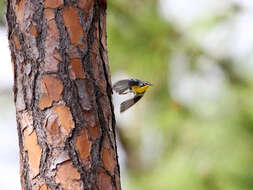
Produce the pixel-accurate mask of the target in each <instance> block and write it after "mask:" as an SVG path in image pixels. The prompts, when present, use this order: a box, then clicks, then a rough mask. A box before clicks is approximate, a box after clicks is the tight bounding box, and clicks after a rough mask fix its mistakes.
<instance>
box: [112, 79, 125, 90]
mask: <svg viewBox="0 0 253 190" xmlns="http://www.w3.org/2000/svg"><path fill="white" fill-rule="evenodd" d="M112 88H113V90H115V91H116V92H118V93H119V94H123V93H124V92H125V91H126V90H127V89H129V80H128V79H126V80H120V81H118V82H116V83H115V84H114V85H113V87H112Z"/></svg>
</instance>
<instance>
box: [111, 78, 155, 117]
mask: <svg viewBox="0 0 253 190" xmlns="http://www.w3.org/2000/svg"><path fill="white" fill-rule="evenodd" d="M150 86H152V84H151V83H150V82H148V81H141V80H139V79H125V80H120V81H118V82H116V83H115V84H114V85H113V87H112V88H113V89H114V90H115V91H116V92H117V93H119V94H128V93H133V94H134V97H133V98H130V99H128V100H126V101H124V102H122V103H121V104H120V113H122V112H124V111H126V110H127V109H128V108H130V107H131V106H133V105H134V104H135V103H136V102H138V101H139V100H140V99H141V98H142V97H143V95H144V93H145V92H146V90H147V89H148V88H149V87H150Z"/></svg>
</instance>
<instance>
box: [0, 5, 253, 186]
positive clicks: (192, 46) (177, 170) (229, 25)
mask: <svg viewBox="0 0 253 190" xmlns="http://www.w3.org/2000/svg"><path fill="white" fill-rule="evenodd" d="M0 2H1V4H0V5H3V3H2V2H3V1H2V0H1V1H0ZM0 10H1V11H3V9H2V8H1V9H0ZM0 20H1V23H2V24H3V23H4V22H3V21H4V19H3V17H2V18H1V19H0ZM2 27H4V25H2ZM107 31H108V35H107V36H108V53H109V61H110V67H111V74H112V78H113V81H117V80H119V79H122V78H126V77H127V78H139V79H142V80H147V81H150V82H151V83H153V84H154V85H153V86H152V88H150V89H148V91H147V93H146V94H145V96H144V98H143V99H142V100H141V101H140V102H139V103H138V104H137V105H135V106H134V107H133V108H131V109H130V110H128V111H127V112H125V113H123V114H121V115H120V114H119V113H118V110H117V108H118V106H117V105H116V117H117V125H118V137H119V143H120V144H119V157H120V162H121V178H122V189H124V190H154V189H158V190H185V189H187V190H252V189H253V164H252V163H253V151H252V149H253V148H252V147H253V99H252V95H253V54H252V50H253V2H252V1H251V0H248V1H247V0H244V1H236V0H233V1H232V0H231V1H227V0H193V1H187V0H159V1H158V0H133V1H125V0H113V1H108V14H107ZM8 64H10V63H8ZM10 79H11V76H10ZM0 82H1V81H0ZM0 85H1V84H0ZM0 87H1V86H0ZM0 91H1V92H0V98H1V99H0V100H1V102H6V98H7V99H8V101H9V102H10V104H8V105H10V107H11V108H10V109H13V103H12V98H11V97H10V91H11V86H10V87H8V88H0ZM4 98H5V99H4ZM114 99H115V100H114V102H116V104H119V103H120V101H121V99H120V97H118V96H116V95H115V96H114ZM3 100H4V101H3ZM11 113H12V114H13V113H14V112H11ZM1 117H3V116H1ZM1 117H0V127H2V126H4V125H3V124H2V123H1V122H4V120H3V118H2V119H1ZM12 119H13V120H15V118H12ZM15 135H16V134H15ZM15 138H16V137H15ZM15 143H16V139H15ZM14 145H15V146H17V145H18V144H14ZM7 156H8V155H7ZM12 182H13V181H12Z"/></svg>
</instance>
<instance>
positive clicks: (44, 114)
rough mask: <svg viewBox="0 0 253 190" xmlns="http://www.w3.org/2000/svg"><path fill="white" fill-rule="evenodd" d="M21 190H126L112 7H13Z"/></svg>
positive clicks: (46, 1)
mask: <svg viewBox="0 0 253 190" xmlns="http://www.w3.org/2000/svg"><path fill="white" fill-rule="evenodd" d="M6 16H7V23H8V29H9V31H8V37H9V45H10V51H11V57H12V64H13V70H14V88H13V91H14V100H15V105H16V115H17V129H18V136H19V147H20V175H21V183H22V189H27V190H28V189H29V190H30V189H34V190H55V189H65V190H70V189H71V190H72V189H73V190H79V189H87V190H89V189H90V190H120V189H121V188H120V178H119V177H120V173H119V165H118V159H117V147H116V140H115V119H114V113H113V105H112V101H111V93H112V90H111V83H110V74H109V67H108V57H107V47H106V1H105V0H7V13H6Z"/></svg>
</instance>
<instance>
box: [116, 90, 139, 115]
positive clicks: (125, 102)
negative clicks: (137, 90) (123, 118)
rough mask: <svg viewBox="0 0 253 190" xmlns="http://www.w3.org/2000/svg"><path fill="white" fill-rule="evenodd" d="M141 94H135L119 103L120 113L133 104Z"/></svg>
mask: <svg viewBox="0 0 253 190" xmlns="http://www.w3.org/2000/svg"><path fill="white" fill-rule="evenodd" d="M142 96H143V94H140V95H137V96H135V97H133V98H131V99H129V100H126V101H124V102H122V103H121V104H120V113H122V112H124V111H126V110H127V109H128V108H130V107H131V106H133V105H134V104H135V103H136V102H138V101H139V100H140V99H141V98H142Z"/></svg>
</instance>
